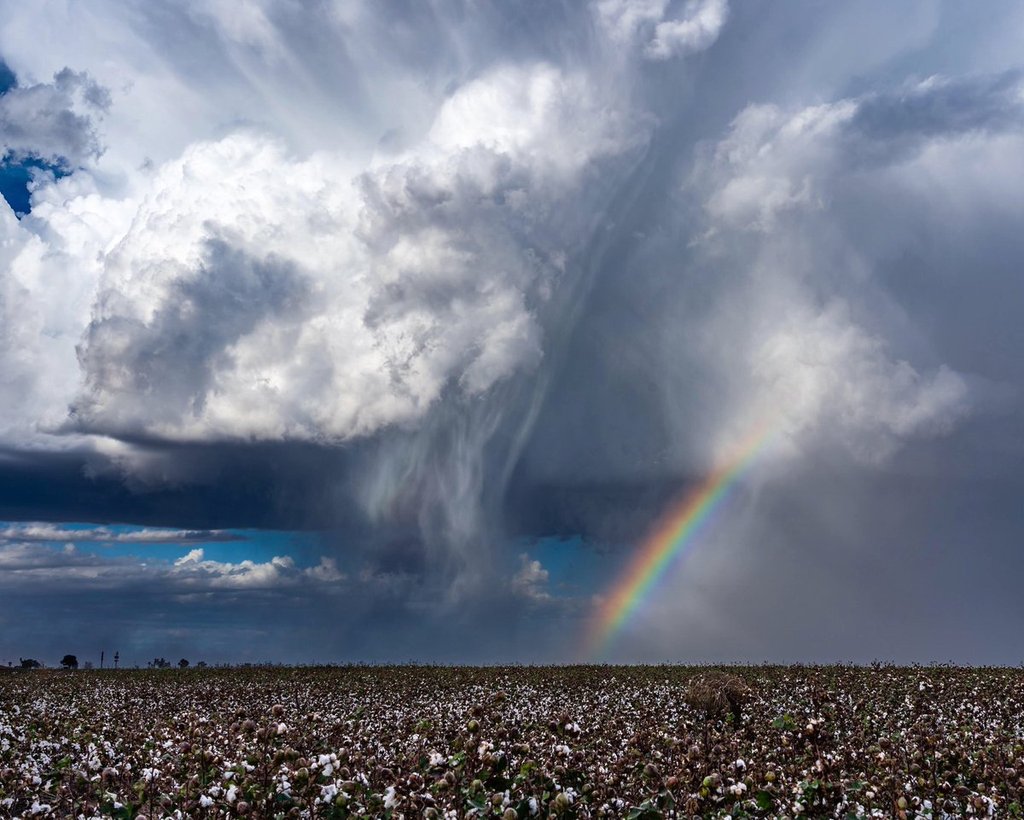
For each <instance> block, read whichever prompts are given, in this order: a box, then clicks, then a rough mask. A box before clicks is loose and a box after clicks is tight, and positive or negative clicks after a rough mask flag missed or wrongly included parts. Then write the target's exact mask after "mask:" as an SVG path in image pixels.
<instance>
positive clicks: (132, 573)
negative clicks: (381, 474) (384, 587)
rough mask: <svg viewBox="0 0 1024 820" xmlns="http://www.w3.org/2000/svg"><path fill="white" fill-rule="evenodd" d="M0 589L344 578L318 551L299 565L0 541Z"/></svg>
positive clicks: (291, 584) (187, 586) (183, 586)
mask: <svg viewBox="0 0 1024 820" xmlns="http://www.w3.org/2000/svg"><path fill="white" fill-rule="evenodd" d="M0 570H2V572H0V589H2V588H4V587H8V586H10V587H15V588H18V589H24V588H26V587H29V586H34V585H39V586H41V587H46V586H52V585H54V584H59V585H64V586H67V587H73V588H92V589H103V588H107V587H118V586H127V585H134V586H137V587H143V586H147V585H155V586H159V587H160V589H161V590H162V591H163V592H165V593H170V594H188V593H195V592H203V591H218V590H225V591H238V592H241V591H246V590H251V591H259V590H275V589H302V588H313V587H323V586H327V585H332V584H337V583H339V582H343V581H345V580H346V578H347V576H346V575H345V573H343V572H341V570H339V568H338V564H337V561H336V560H335V559H334V558H332V557H328V556H322V557H321V558H320V561H319V563H318V564H316V565H314V566H308V567H302V566H299V565H297V564H296V563H295V560H294V559H293V558H292V557H291V556H288V555H283V556H274V557H272V558H271V559H270V560H269V561H253V560H251V559H243V560H241V561H214V560H212V559H209V558H207V557H206V554H205V552H204V551H203V550H202V548H198V547H197V548H195V549H192V550H189V552H187V553H186V554H185V555H183V556H182V557H181V558H178V559H177V560H175V561H173V562H168V561H161V560H140V559H139V558H137V557H134V556H118V557H108V556H103V555H97V554H94V553H91V552H86V551H83V550H79V549H76V548H75V546H74V545H73V544H66V545H65V546H64V547H63V549H53V548H51V547H48V546H43V545H41V544H38V543H32V542H10V543H0Z"/></svg>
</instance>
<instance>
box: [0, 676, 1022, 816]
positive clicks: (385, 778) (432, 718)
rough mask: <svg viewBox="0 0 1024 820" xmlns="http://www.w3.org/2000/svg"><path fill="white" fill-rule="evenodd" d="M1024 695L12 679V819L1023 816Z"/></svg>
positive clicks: (4, 727) (956, 685)
mask: <svg viewBox="0 0 1024 820" xmlns="http://www.w3.org/2000/svg"><path fill="white" fill-rule="evenodd" d="M1022 716H1024V672H1022V671H1021V670H1005V669H957V668H948V667H927V668H896V667H886V666H875V667H870V668H863V667H742V668H735V669H723V670H711V669H707V668H693V667H689V668H687V667H668V666H666V667H625V668H617V667H558V668H545V667H514V668H484V669H479V668H448V667H441V668H432V667H390V668H379V667H341V668H314V669H308V668H307V669H270V670H267V669H248V670H221V669H216V670H185V671H179V670H166V671H156V670H153V671H120V672H115V671H106V672H99V671H91V672H56V671H35V672H25V673H14V674H7V675H4V676H3V677H0V816H10V817H47V816H49V817H81V818H93V817H122V818H141V817H145V818H147V819H150V820H151V819H152V818H159V817H178V818H184V817H199V818H206V817H208V818H214V817H221V818H223V817H242V816H249V817H268V818H269V817H306V818H313V817H338V818H341V817H350V816H360V815H361V816H371V817H396V818H397V817H407V818H412V817H445V818H463V817H502V818H505V820H512V818H530V817H552V816H554V817H564V818H571V817H629V818H655V817H688V816H694V815H696V816H704V817H707V816H726V815H731V816H732V817H743V816H773V817H774V816H784V815H788V816H794V817H795V816H800V815H807V816H834V817H846V816H851V815H852V816H884V817H892V816H898V817H933V816H934V817H940V816H951V817H952V816H964V815H978V816H988V815H998V816H1020V815H1021V811H1022V809H1021V807H1022V805H1024V777H1022V775H1024V722H1022V721H1024V717H1022Z"/></svg>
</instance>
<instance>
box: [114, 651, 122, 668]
mask: <svg viewBox="0 0 1024 820" xmlns="http://www.w3.org/2000/svg"><path fill="white" fill-rule="evenodd" d="M119 660H121V653H120V652H115V653H114V668H115V669H117V662H118V661H119Z"/></svg>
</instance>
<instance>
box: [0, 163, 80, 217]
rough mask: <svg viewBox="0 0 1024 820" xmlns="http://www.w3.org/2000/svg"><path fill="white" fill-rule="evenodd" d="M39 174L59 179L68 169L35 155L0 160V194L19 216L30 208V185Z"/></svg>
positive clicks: (29, 210)
mask: <svg viewBox="0 0 1024 820" xmlns="http://www.w3.org/2000/svg"><path fill="white" fill-rule="evenodd" d="M40 174H52V175H53V177H54V178H56V179H60V178H61V177H65V176H67V175H68V171H67V169H65V168H62V167H61V166H59V165H54V164H51V163H48V162H43V161H42V160H40V159H38V158H36V157H25V158H22V159H11V158H9V157H5V158H4V159H3V160H2V161H0V195H2V196H3V198H4V199H6V200H7V204H8V205H10V206H11V210H12V211H14V213H15V214H17V215H18V216H19V217H21V216H24V215H25V214H28V213H29V212H31V210H32V185H33V183H34V181H35V179H36V177H37V176H39V175H40Z"/></svg>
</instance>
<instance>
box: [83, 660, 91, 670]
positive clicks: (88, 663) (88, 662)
mask: <svg viewBox="0 0 1024 820" xmlns="http://www.w3.org/2000/svg"><path fill="white" fill-rule="evenodd" d="M83 667H84V668H85V669H92V668H93V667H92V661H86V662H85V663H84V664H83Z"/></svg>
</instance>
